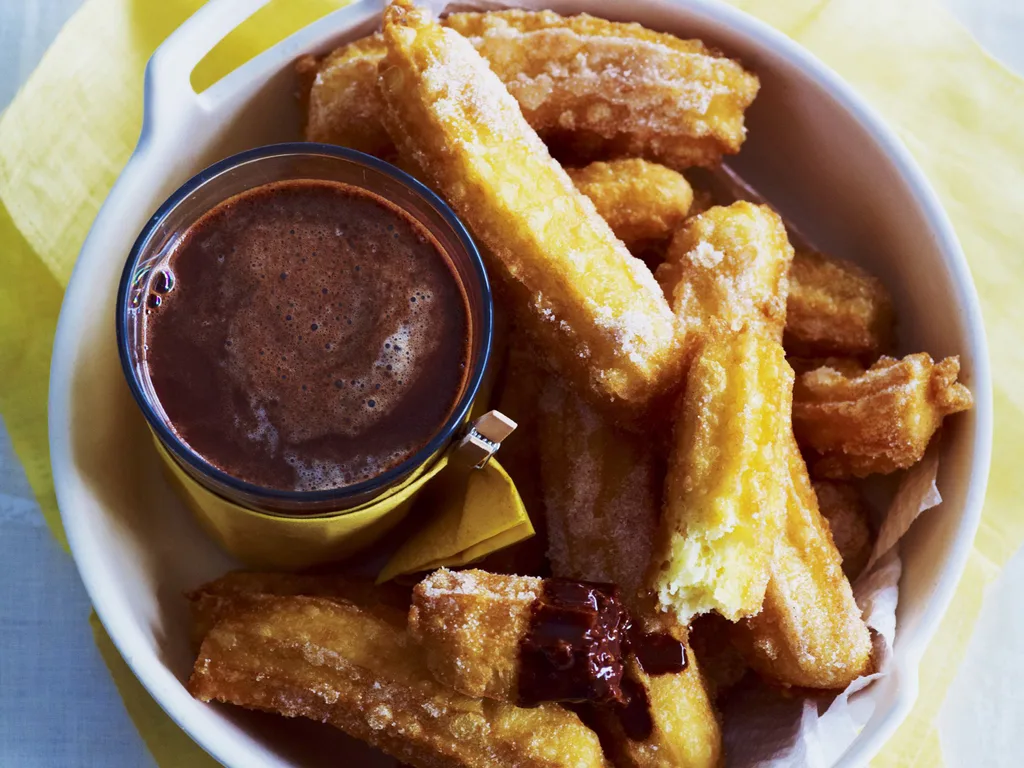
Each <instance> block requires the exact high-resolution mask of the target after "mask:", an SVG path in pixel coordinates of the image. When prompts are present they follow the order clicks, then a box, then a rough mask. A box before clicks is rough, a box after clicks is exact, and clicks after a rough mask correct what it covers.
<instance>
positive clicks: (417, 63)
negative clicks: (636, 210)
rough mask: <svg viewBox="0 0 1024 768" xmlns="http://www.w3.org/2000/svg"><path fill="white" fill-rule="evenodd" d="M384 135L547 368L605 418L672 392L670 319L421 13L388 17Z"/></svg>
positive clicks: (460, 47) (585, 207) (502, 102)
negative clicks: (460, 231)
mask: <svg viewBox="0 0 1024 768" xmlns="http://www.w3.org/2000/svg"><path fill="white" fill-rule="evenodd" d="M384 37H385V40H386V43H387V46H388V54H387V57H386V58H385V61H384V62H383V64H382V67H381V87H382V92H383V94H384V97H385V101H386V103H387V110H386V118H385V122H386V125H387V128H388V131H389V132H390V133H391V135H392V138H394V139H395V140H396V144H397V145H398V146H399V149H400V151H401V152H402V154H403V155H404V156H406V157H408V158H411V159H412V160H413V162H415V164H416V166H417V167H419V168H421V169H422V170H423V173H424V174H425V178H426V179H427V181H428V182H429V183H431V184H432V185H433V186H434V187H435V188H437V189H441V190H444V192H445V193H446V195H447V198H448V202H449V203H450V204H451V205H452V207H453V208H454V209H455V210H456V212H457V213H458V214H459V215H460V217H461V218H462V220H463V221H464V222H465V223H466V224H467V225H468V226H469V228H470V229H471V230H472V231H473V233H474V235H475V236H476V238H477V239H478V241H480V242H481V244H482V245H483V246H484V248H485V249H486V251H487V252H488V253H489V254H490V256H491V259H490V262H491V266H492V267H493V268H494V269H495V272H496V273H497V275H499V276H500V277H501V278H502V279H503V280H504V281H505V282H506V283H508V284H510V285H512V286H513V287H514V289H513V293H514V294H515V295H518V296H519V297H520V300H521V301H522V302H523V307H524V311H525V312H526V313H527V314H528V315H529V316H530V318H531V319H532V321H533V325H532V330H533V332H534V333H535V334H536V335H537V336H538V340H539V342H540V345H541V348H542V349H543V350H544V352H545V354H546V355H549V356H550V359H551V362H552V364H554V365H555V366H556V367H558V368H559V369H561V370H564V371H565V372H566V373H567V374H569V375H571V376H572V377H573V378H574V379H575V380H577V381H579V382H580V383H581V384H582V385H584V386H585V387H586V389H587V390H588V391H589V392H590V393H591V394H592V396H593V398H594V399H595V401H597V402H600V403H602V404H604V405H607V406H608V407H609V408H610V409H613V410H621V411H623V412H628V411H631V410H634V409H639V408H642V407H643V405H645V404H646V403H647V402H649V401H650V400H651V399H652V398H653V397H655V396H656V395H658V394H660V393H661V392H662V391H664V390H665V389H666V388H667V387H669V386H670V385H671V384H673V383H674V381H675V378H676V373H677V371H678V367H679V364H680V362H681V361H680V359H679V355H678V341H677V339H676V333H675V318H674V317H673V316H672V312H671V311H670V310H669V308H668V305H667V303H666V302H665V299H664V297H663V296H662V295H661V292H660V290H659V289H658V286H657V284H656V283H655V281H654V279H653V276H652V275H651V273H650V271H649V270H648V269H647V268H646V266H644V264H643V263H642V262H640V261H639V260H637V259H634V258H633V257H632V256H630V255H629V252H628V251H627V250H626V249H625V247H624V246H623V245H622V243H621V242H620V241H619V240H618V239H617V238H616V237H615V236H614V234H612V232H611V230H610V229H609V227H608V225H607V223H605V221H604V220H603V219H601V217H600V216H598V214H597V211H596V210H594V206H593V203H591V202H590V201H589V200H588V199H587V198H586V197H585V196H583V195H582V194H580V193H579V192H578V191H577V190H576V189H575V187H573V185H572V181H571V180H570V179H569V177H568V175H567V174H566V173H565V171H564V170H562V168H561V167H560V166H559V165H558V164H557V163H556V162H555V161H554V160H552V159H551V156H550V155H549V154H548V152H547V149H546V148H545V147H544V144H543V143H542V142H541V141H540V138H539V137H538V136H537V134H536V133H535V132H534V131H533V129H531V128H530V126H529V125H528V124H527V123H526V121H525V120H524V119H523V116H522V113H521V112H520V110H519V107H518V105H517V104H516V102H515V100H514V99H512V98H511V96H509V94H508V91H506V90H505V88H504V86H503V85H502V84H501V81H500V80H498V78H497V77H496V76H495V74H494V73H493V72H492V71H491V69H490V67H489V66H488V65H487V62H485V61H484V60H483V59H482V58H481V57H480V56H479V54H477V53H476V51H475V50H474V49H473V47H472V46H471V45H470V44H469V43H468V42H467V41H466V39H465V38H464V37H462V36H461V35H459V34H458V33H456V32H454V31H452V30H449V29H443V28H442V27H440V26H439V25H438V24H436V23H434V22H432V21H431V20H430V18H429V16H428V14H427V13H426V12H425V11H422V10H419V9H413V8H405V7H403V6H398V5H392V6H390V7H389V8H388V9H387V10H386V11H385V18H384Z"/></svg>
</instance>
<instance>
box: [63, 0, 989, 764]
mask: <svg viewBox="0 0 1024 768" xmlns="http://www.w3.org/2000/svg"><path fill="white" fill-rule="evenodd" d="M657 1H658V2H660V3H661V4H662V5H665V6H674V7H676V8H679V9H683V10H685V11H687V12H690V13H692V14H695V15H697V16H700V17H703V18H704V19H706V20H707V21H708V22H711V23H714V24H718V25H721V26H725V27H729V28H731V29H733V30H735V31H736V32H738V33H740V34H741V35H743V36H744V37H746V38H748V39H749V40H750V41H751V43H752V45H753V46H754V47H757V48H763V49H770V50H773V52H774V53H776V54H777V55H779V56H780V57H781V58H783V59H785V60H787V61H789V62H790V63H791V64H792V65H794V66H795V67H796V68H798V69H800V70H801V71H803V72H804V73H805V74H806V75H807V77H808V78H809V79H810V80H811V81H812V82H814V83H815V84H816V85H818V86H819V87H820V88H822V89H823V90H825V91H827V92H828V93H829V95H830V96H831V97H832V98H834V99H835V100H836V102H837V103H838V104H839V105H840V106H841V107H842V109H843V111H845V112H847V113H848V114H849V115H850V116H851V118H852V119H853V120H855V121H856V122H857V123H858V124H859V125H860V126H861V127H862V128H863V129H864V131H865V133H866V134H867V135H868V136H869V137H870V139H871V140H872V141H873V142H874V143H875V144H876V145H877V146H878V147H879V148H880V149H881V150H882V151H883V152H884V154H885V155H886V157H887V158H888V160H889V161H890V162H891V163H892V165H893V168H894V170H895V171H896V172H897V174H898V175H899V176H900V178H902V179H903V180H904V181H905V182H906V183H907V184H908V186H909V188H910V190H911V192H912V194H913V195H914V197H915V198H916V199H917V201H918V203H919V205H920V208H921V211H922V212H923V214H924V216H925V218H926V219H927V220H928V221H929V223H930V225H931V229H932V233H933V234H934V235H935V237H936V247H935V249H934V250H935V251H936V252H938V254H940V257H941V259H942V261H943V262H944V264H945V266H946V267H947V268H948V269H949V271H950V273H951V275H952V279H953V284H954V290H955V295H956V297H957V300H958V303H959V306H958V307H957V309H958V310H960V311H961V312H962V313H963V315H964V325H965V327H966V329H967V335H968V337H969V339H970V344H971V347H972V348H973V349H972V351H973V353H974V369H973V381H972V393H973V395H974V400H975V406H974V420H975V430H974V435H973V444H972V446H971V451H970V454H971V455H970V462H971V463H970V467H971V469H970V474H969V477H968V482H969V486H970V487H969V489H968V492H967V494H966V495H965V500H964V504H963V508H962V511H961V517H960V522H959V525H958V528H957V533H956V536H955V538H954V543H953V544H952V546H951V549H950V553H949V556H948V558H947V561H946V563H945V565H944V567H943V569H942V571H941V573H940V576H939V578H938V579H937V581H936V583H935V586H934V588H933V594H932V598H931V600H930V601H929V604H928V605H927V606H926V607H925V609H924V610H923V612H922V617H921V620H920V622H919V624H918V628H917V631H916V633H915V635H914V636H913V637H911V638H904V639H903V640H901V641H900V647H901V648H902V649H903V654H904V658H905V659H906V661H907V664H906V665H905V666H901V667H894V668H893V669H892V670H891V672H890V674H893V675H894V676H896V677H897V678H898V682H899V687H898V690H897V693H896V701H895V703H894V705H893V706H892V709H891V712H890V714H889V715H888V717H887V718H886V719H885V721H884V722H883V723H882V724H881V725H880V727H878V728H876V729H875V730H874V731H873V732H872V733H871V734H864V733H862V734H860V735H859V736H858V737H857V739H856V740H855V741H854V742H853V743H852V744H851V745H850V747H849V748H848V749H847V750H846V752H845V753H844V754H843V755H842V756H841V757H840V758H839V759H838V761H837V763H836V768H848V767H849V766H854V765H862V764H864V763H866V762H867V760H869V759H870V758H871V757H872V756H873V755H874V754H875V753H876V752H877V751H878V750H879V749H880V747H881V746H882V744H884V742H885V741H886V740H887V739H888V738H889V737H890V736H891V735H892V733H893V732H894V731H895V730H896V728H897V727H898V726H899V725H900V723H901V722H902V721H903V720H904V719H905V718H906V716H907V714H908V713H909V711H910V709H911V708H912V706H913V703H914V701H915V699H916V698H917V692H918V671H919V666H920V661H921V657H922V655H923V653H924V650H925V647H926V646H927V645H928V643H929V641H930V640H931V639H932V637H933V635H934V633H935V630H936V629H937V627H938V625H939V622H940V621H941V619H942V616H943V614H944V613H945V611H946V609H947V607H948V605H949V603H950V601H951V600H952V597H953V593H954V591H955V589H956V585H957V583H958V582H959V580H960V577H961V575H962V574H963V571H964V567H965V565H966V562H967V558H968V555H969V553H970V551H971V548H972V545H973V541H974V535H975V532H976V531H977V528H978V524H979V522H980V518H981V511H982V503H983V501H984V497H985V487H986V483H987V480H988V475H989V466H990V458H991V448H992V382H991V377H990V370H989V354H988V345H987V341H986V337H985V329H984V325H983V322H982V314H981V307H980V303H979V300H978V296H977V292H976V289H975V286H974V283H973V280H972V278H971V275H970V270H969V267H968V265H967V260H966V257H965V256H964V254H963V252H962V249H961V248H960V244H959V241H958V240H957V237H956V235H955V233H954V231H953V227H952V224H951V222H950V221H949V218H948V216H947V214H946V213H945V211H944V209H943V208H942V205H941V203H940V202H939V198H938V195H937V194H936V192H935V191H934V189H933V188H932V187H931V185H930V183H929V182H928V180H927V179H926V177H925V175H924V172H923V171H922V170H921V169H920V168H919V167H918V165H917V163H916V161H915V160H914V159H913V157H912V156H911V154H910V152H909V150H908V149H907V148H906V147H905V146H904V145H903V144H902V143H901V142H900V140H899V139H898V138H897V137H896V135H895V133H894V131H893V129H891V128H890V127H889V126H888V125H887V124H886V123H885V122H884V120H883V119H882V118H881V116H880V115H878V114H877V113H876V112H875V110H874V108H873V107H871V106H869V105H868V104H867V102H866V101H865V100H864V99H863V98H862V97H861V96H860V95H858V94H857V93H856V92H855V91H854V90H853V87H852V86H851V85H850V84H848V83H847V82H846V81H844V80H843V79H842V78H841V77H840V76H839V75H838V74H837V73H835V72H834V71H833V70H832V69H831V68H829V67H828V66H827V65H825V64H824V63H823V62H821V61H820V60H819V59H818V58H817V57H816V56H814V55H813V54H812V53H811V52H810V51H808V50H806V49H804V48H803V47H802V46H801V45H799V44H798V43H796V42H795V41H793V40H791V39H790V38H788V37H787V36H786V35H785V34H783V33H782V32H780V31H778V30H776V29H775V28H774V27H772V26H770V25H769V24H768V23H766V22H763V21H761V20H760V19H757V18H755V17H753V16H751V15H749V14H747V13H746V12H744V11H741V10H739V9H738V8H735V7H732V6H730V5H727V4H726V3H725V2H723V0H657ZM509 4H510V5H514V4H515V3H514V0H513V1H512V2H510V3H509ZM214 5H217V3H216V2H214V3H210V4H209V5H208V6H206V7H204V8H202V9H200V10H199V11H197V12H196V14H195V15H193V17H192V18H191V19H190V21H192V22H198V21H200V19H201V18H203V17H205V16H206V14H207V13H212V11H213V8H212V6H214ZM382 7H383V5H382V3H381V2H380V0H357V2H354V3H353V4H352V5H349V6H346V7H344V8H341V9H339V10H337V11H334V12H332V13H330V14H328V15H327V16H325V17H323V18H321V19H319V20H317V21H315V22H313V23H312V24H310V25H309V26H307V27H305V28H304V29H302V30H299V31H298V32H296V33H294V34H293V35H292V36H290V37H288V38H286V39H285V40H283V41H281V42H279V43H277V44H276V45H274V46H272V47H271V48H269V49H268V50H266V51H264V52H263V53H261V54H259V55H257V56H256V57H254V58H253V59H251V60H250V61H249V62H247V63H245V64H243V65H242V66H241V67H239V68H238V69H236V70H235V71H234V72H233V73H231V74H230V75H228V76H227V77H226V78H224V80H222V81H220V82H219V83H217V84H215V85H214V86H213V87H212V88H211V91H213V90H214V89H217V88H218V87H222V86H224V87H226V86H227V85H229V83H230V84H234V83H237V82H242V81H243V80H244V77H245V76H246V75H248V74H251V73H257V72H260V71H261V68H265V67H266V65H267V63H268V62H270V61H272V60H273V59H274V57H275V54H276V55H277V56H280V53H281V51H282V50H287V51H289V55H290V54H294V53H295V52H296V49H295V47H294V43H295V41H296V38H299V39H303V40H305V39H310V40H311V39H313V38H312V35H311V33H312V31H313V30H314V29H315V30H321V29H326V28H330V27H331V26H332V25H334V24H336V23H337V20H338V18H339V16H340V15H344V14H346V13H349V12H355V11H356V10H357V9H358V10H359V11H362V12H364V13H365V12H367V11H368V10H372V11H373V12H374V13H376V12H378V11H379V10H380V9H381V8H382ZM203 20H205V19H203ZM185 25H188V27H189V30H188V32H189V33H190V34H191V33H197V27H198V25H197V24H190V23H189V22H186V23H185ZM185 25H183V26H182V27H180V28H179V30H178V32H176V33H175V34H176V35H180V33H183V32H185V31H186V30H185ZM199 34H201V32H200V33H199ZM172 38H173V36H172ZM172 38H168V40H167V41H165V43H164V44H162V45H161V46H160V47H159V48H158V49H157V51H156V52H155V53H154V54H153V56H152V58H151V59H150V65H149V67H147V77H146V82H145V93H144V104H145V105H146V106H145V107H144V120H143V127H142V132H141V134H140V138H139V143H138V145H137V147H136V150H135V153H134V154H133V155H132V157H131V158H130V159H129V161H128V163H127V164H126V166H125V168H124V169H123V170H122V172H121V175H120V176H119V178H118V182H117V184H115V186H114V188H113V189H112V190H111V193H110V197H108V200H110V199H111V198H116V197H118V195H117V194H116V193H117V189H118V186H119V185H121V183H122V182H123V181H124V180H125V177H126V176H128V175H130V174H131V172H132V171H133V169H135V168H138V166H139V165H140V164H141V163H142V162H143V160H144V158H145V155H146V153H147V150H148V149H150V148H151V147H150V145H151V143H152V138H153V134H154V133H155V132H156V131H157V130H158V129H157V127H156V125H155V122H156V121H155V119H154V118H155V117H156V112H157V111H156V110H154V109H153V108H152V107H153V98H154V97H153V92H154V89H156V88H157V87H158V86H159V85H160V83H159V82H157V79H158V78H157V77H156V75H157V74H159V71H158V70H160V69H162V68H164V67H158V66H155V65H156V64H157V63H158V62H159V61H160V54H161V51H162V50H167V51H171V50H173V48H174V47H180V45H181V43H182V40H181V38H180V36H179V37H178V38H177V39H173V43H174V46H169V45H168V43H171V42H172ZM289 43H292V46H291V47H289ZM163 64H164V65H166V62H163ZM110 213H111V212H110V210H109V206H107V205H106V204H105V205H104V207H103V208H102V209H101V210H100V213H99V214H98V215H97V219H96V221H99V220H101V219H103V218H104V217H105V216H106V217H109V216H110ZM96 221H94V223H93V226H92V228H91V229H90V234H92V232H94V231H95V228H96ZM91 245H92V244H91V243H90V238H87V239H86V241H85V244H84V245H83V247H82V251H81V254H80V256H81V255H84V254H86V253H87V252H89V251H90V250H95V246H92V248H90V246H91ZM78 272H79V269H78V265H77V263H76V268H75V270H74V271H73V273H72V276H71V281H69V284H68V288H69V289H70V288H71V286H72V285H73V284H74V281H75V277H76V275H77V273H78ZM69 292H70V291H69ZM67 307H68V302H67V301H65V302H64V304H63V305H62V309H61V316H60V319H59V321H58V327H57V333H56V337H55V342H54V347H53V355H52V359H51V375H50V400H49V413H48V417H49V438H50V440H49V442H50V454H51V463H52V468H53V480H54V488H55V492H56V496H57V501H58V505H59V507H60V510H61V518H62V521H63V524H64V528H65V532H66V535H67V540H68V544H69V547H70V549H71V552H72V555H73V558H74V560H75V563H76V566H77V567H78V571H79V574H80V576H81V578H82V581H83V584H84V585H85V588H86V591H87V593H88V594H89V597H90V600H91V601H92V604H93V607H94V609H95V611H96V614H97V616H98V617H99V619H100V621H101V623H102V624H103V626H104V627H105V628H106V629H107V631H108V633H109V636H110V639H111V641H112V642H113V643H114V646H115V647H116V648H117V650H118V652H119V653H120V654H121V656H122V657H123V658H124V660H125V662H126V663H127V664H128V666H129V668H130V669H131V670H132V672H133V673H134V674H135V676H136V677H137V678H138V679H139V681H140V682H141V683H142V685H143V686H144V687H145V688H146V690H147V691H148V692H149V693H150V694H151V695H152V696H153V698H154V699H155V701H156V702H157V704H158V705H159V706H160V707H161V708H162V709H163V710H164V711H165V712H166V713H167V715H168V716H169V717H170V718H171V719H172V720H173V721H174V722H175V723H176V724H177V725H178V726H179V727H180V728H181V729H182V730H183V731H185V733H187V734H188V735H189V736H190V737H191V738H192V739H193V740H195V741H196V743H197V744H199V745H200V747H201V748H202V749H204V750H205V751H207V752H208V753H209V754H210V755H211V756H213V757H214V758H215V759H216V760H218V761H219V762H221V763H223V764H225V765H231V764H237V760H239V759H241V757H246V758H247V759H249V760H251V761H253V762H252V764H269V763H267V762H266V755H265V754H263V753H261V752H260V751H259V750H258V749H257V748H255V747H251V748H248V751H247V753H244V754H243V755H241V756H240V755H239V754H238V747H237V744H235V743H234V741H233V740H232V741H228V740H225V738H224V735H223V732H222V730H221V728H220V727H219V726H218V725H217V724H216V723H215V722H214V720H213V719H211V718H209V717H207V716H205V713H203V714H200V712H199V710H197V709H193V710H191V711H190V709H189V708H190V705H193V704H195V703H196V702H195V701H194V700H193V699H192V698H191V696H189V694H188V693H187V691H186V690H185V689H184V687H183V686H182V684H181V681H180V680H179V679H178V678H177V677H176V676H175V675H173V674H172V673H171V672H170V670H168V669H167V668H166V667H164V666H162V665H160V664H157V663H152V662H153V661H154V660H153V659H151V658H150V657H151V656H152V652H151V650H150V649H149V647H148V644H147V642H146V639H145V637H144V636H143V634H142V632H141V630H140V629H139V628H138V627H134V626H131V625H125V624H124V623H122V622H121V620H120V618H119V616H118V614H117V608H118V605H117V599H116V598H115V596H114V595H113V593H112V591H110V590H107V589H106V588H105V586H106V584H105V582H104V580H103V578H101V575H100V571H101V569H102V566H103V557H102V556H101V554H100V553H99V552H98V551H96V550H95V549H93V548H91V547H90V545H89V535H90V531H89V529H88V526H86V525H84V522H82V521H80V519H79V518H80V517H81V516H76V515H75V514H73V513H71V511H70V510H72V509H73V506H72V501H73V498H74V494H75V489H74V488H73V487H72V486H73V485H74V482H75V480H76V473H75V470H74V460H73V453H72V449H71V441H70V439H69V436H70V430H69V428H68V424H69V420H68V410H69V409H68V403H69V402H70V389H71V380H72V376H71V374H72V372H73V370H74V367H73V366H72V365H71V364H70V361H72V360H74V358H75V356H74V352H75V350H76V348H77V344H76V342H77V336H76V331H77V329H76V328H74V325H73V323H72V322H71V321H70V320H68V319H67V317H66V316H65V312H66V310H67ZM68 314H70V312H69V311H68ZM140 650H141V653H140ZM147 662H149V663H147Z"/></svg>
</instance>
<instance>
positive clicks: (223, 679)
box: [188, 596, 608, 768]
mask: <svg viewBox="0 0 1024 768" xmlns="http://www.w3.org/2000/svg"><path fill="white" fill-rule="evenodd" d="M188 688H189V692H190V693H191V694H192V695H193V696H195V697H196V698H197V699H200V700H201V701H221V702H225V703H229V704H237V705H239V706H243V707H247V708H249V709H259V710H264V711H267V712H277V713H279V714H282V715H285V716H286V717H308V718H310V719H313V720H318V721H321V722H327V723H330V724H331V725H333V726H335V727H336V728H340V729H341V730H343V731H345V732H346V733H348V734H350V735H352V736H355V737H356V738H359V739H362V740H364V741H366V742H368V743H369V744H371V745H373V746H375V747H377V748H379V749H381V750H383V751H384V752H386V753H388V754H390V755H392V756H394V757H396V758H398V759H399V760H401V761H403V762H406V763H409V764H411V765H413V766H417V767H418V768H484V767H485V766H486V767H488V768H490V767H491V766H509V768H512V766H516V767H522V766H534V767H535V768H556V766H563V765H566V764H567V763H568V764H572V765H580V766H603V767H607V766H608V763H607V762H606V760H605V758H604V756H603V754H602V752H601V747H600V744H599V743H598V740H597V737H596V736H595V735H594V733H593V732H592V731H590V730H589V729H588V728H586V727H585V726H584V725H583V724H582V723H581V722H580V721H579V718H578V717H577V716H576V715H574V714H573V713H571V712H569V711H568V710H565V709H563V708H561V707H560V706H558V705H551V704H549V705H541V706H539V707H536V708H533V709H522V708H519V707H515V706H512V705H509V704H504V703H501V702H494V701H487V700H480V699H473V698H469V697H466V696H463V695H461V694H458V693H455V692H453V691H451V690H449V689H448V688H446V687H445V686H443V685H441V684H440V683H437V682H436V681H434V679H433V678H432V677H431V675H430V673H429V671H428V670H427V668H426V665H425V663H424V660H423V655H422V653H421V652H420V651H419V649H418V647H417V646H416V644H415V642H414V641H413V640H412V638H411V637H409V635H408V634H407V633H406V631H405V626H404V623H403V624H396V623H393V622H392V621H390V620H389V619H388V618H386V617H381V616H378V615H375V614H374V613H373V612H371V611H367V610H365V609H363V608H359V607H357V606H355V605H353V604H346V603H339V602H333V601H330V600H326V599H324V598H318V597H298V596H263V597H260V598H259V599H258V600H256V601H255V602H254V603H253V604H251V605H250V606H248V607H247V608H245V609H242V610H240V611H238V612H233V613H230V614H229V615H227V616H225V617H224V618H223V619H221V621H219V622H218V623H217V624H216V625H215V626H214V627H213V629H211V630H210V632H209V634H207V636H206V639H205V640H204V641H203V645H202V647H201V649H200V652H199V657H198V658H197V659H196V663H195V667H194V669H193V672H192V676H191V678H190V679H189V683H188Z"/></svg>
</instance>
